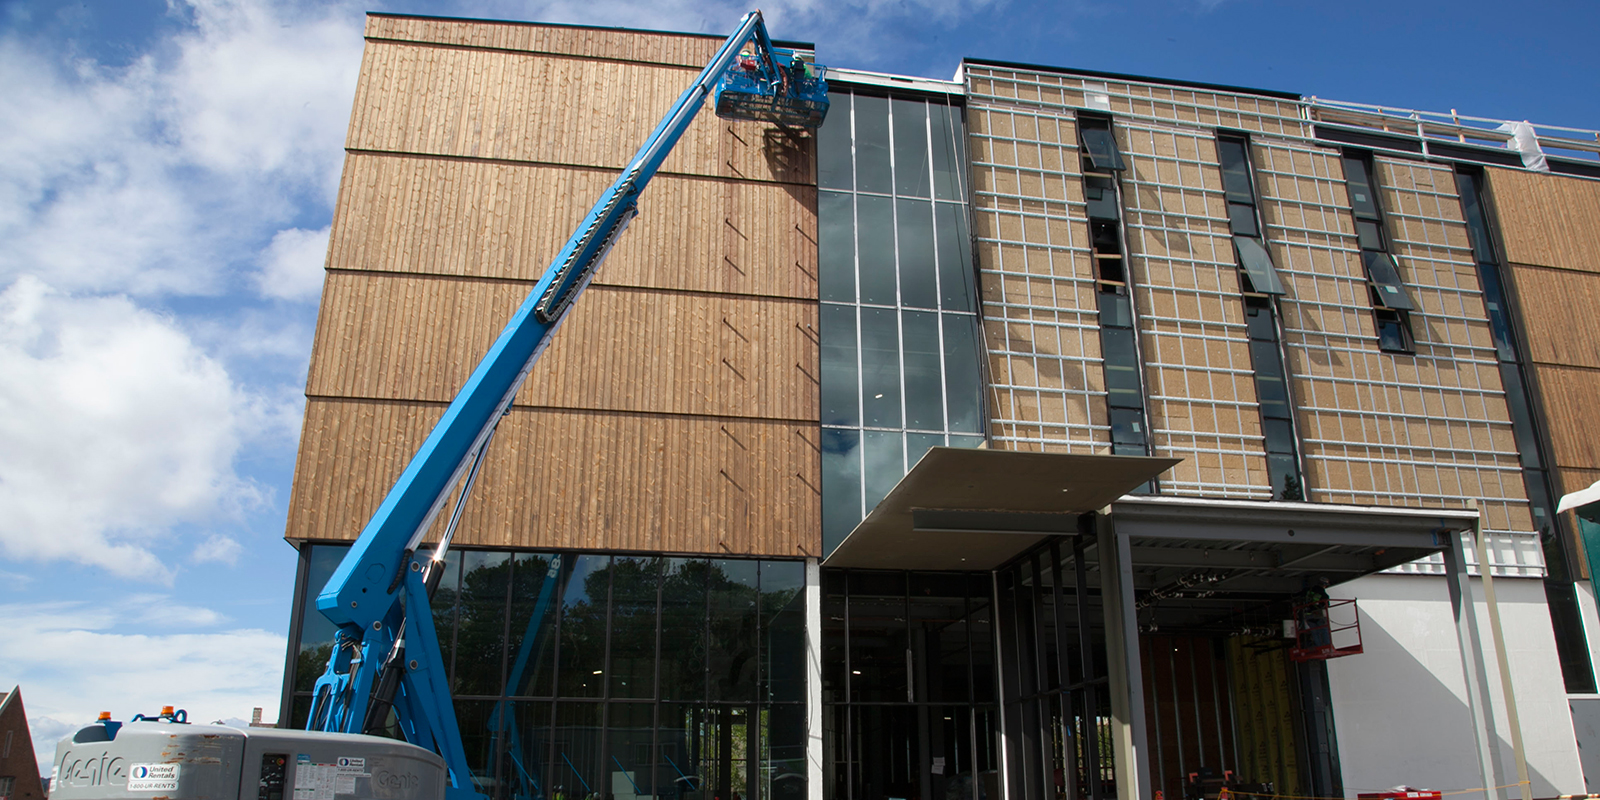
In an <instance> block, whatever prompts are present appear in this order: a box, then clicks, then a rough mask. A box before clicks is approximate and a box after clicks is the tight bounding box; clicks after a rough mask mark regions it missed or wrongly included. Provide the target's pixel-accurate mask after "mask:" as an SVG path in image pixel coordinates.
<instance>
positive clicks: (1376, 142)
mask: <svg viewBox="0 0 1600 800" xmlns="http://www.w3.org/2000/svg"><path fill="white" fill-rule="evenodd" d="M1314 130H1315V131H1316V136H1317V138H1318V139H1325V140H1327V141H1330V142H1338V143H1340V144H1353V145H1356V146H1357V147H1371V148H1377V149H1383V150H1403V151H1405V152H1408V153H1417V154H1419V155H1420V154H1421V153H1422V140H1421V139H1414V138H1412V137H1409V136H1396V135H1394V134H1392V133H1381V132H1378V131H1371V130H1367V129H1365V128H1350V127H1346V126H1344V125H1329V124H1328V123H1326V122H1318V123H1316V124H1315V126H1314Z"/></svg>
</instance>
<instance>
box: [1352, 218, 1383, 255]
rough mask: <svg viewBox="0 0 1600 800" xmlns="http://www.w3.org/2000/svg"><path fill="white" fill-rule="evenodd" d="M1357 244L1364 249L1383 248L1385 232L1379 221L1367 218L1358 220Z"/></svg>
mask: <svg viewBox="0 0 1600 800" xmlns="http://www.w3.org/2000/svg"><path fill="white" fill-rule="evenodd" d="M1356 244H1357V245H1360V247H1361V249H1362V250H1383V249H1385V248H1384V246H1383V232H1382V231H1381V230H1380V229H1379V228H1378V223H1376V222H1373V221H1372V220H1367V219H1358V220H1356Z"/></svg>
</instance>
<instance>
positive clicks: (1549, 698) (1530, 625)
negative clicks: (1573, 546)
mask: <svg viewBox="0 0 1600 800" xmlns="http://www.w3.org/2000/svg"><path fill="white" fill-rule="evenodd" d="M1494 585H1495V591H1496V593H1497V595H1498V596H1499V597H1498V599H1499V606H1500V619H1501V624H1502V626H1503V629H1504V632H1505V637H1506V651H1507V657H1508V659H1509V662H1510V665H1511V674H1512V682H1513V687H1514V691H1515V693H1516V702H1517V710H1518V712H1519V716H1520V717H1521V720H1522V736H1523V741H1524V743H1525V744H1526V749H1527V757H1528V771H1529V777H1530V778H1531V780H1532V782H1533V796H1534V797H1552V796H1555V795H1561V794H1569V793H1580V792H1583V791H1585V789H1584V781H1583V772H1582V769H1581V768H1580V767H1579V763H1578V749H1577V745H1576V742H1575V738H1574V734H1573V727H1572V716H1571V712H1570V710H1569V709H1568V707H1567V695H1566V689H1565V687H1564V685H1563V683H1562V680H1561V665H1560V662H1559V661H1558V660H1557V658H1556V645H1555V634H1554V632H1553V631H1552V630H1551V627H1550V613H1549V610H1548V609H1547V608H1546V606H1545V599H1544V586H1543V584H1542V583H1541V582H1540V581H1539V580H1536V579H1527V578H1500V577H1497V578H1495V584H1494ZM1329 594H1330V595H1332V596H1333V597H1335V598H1347V597H1354V598H1356V600H1357V605H1358V606H1359V608H1360V610H1361V633H1362V638H1363V640H1364V643H1365V645H1366V652H1365V653H1363V654H1362V655H1355V656H1347V657H1345V658H1337V659H1333V660H1331V661H1329V662H1328V680H1329V683H1330V684H1331V689H1332V698H1333V710H1334V724H1335V726H1336V728H1337V731H1338V738H1339V760H1340V765H1341V767H1342V769H1343V773H1344V785H1345V793H1346V795H1347V796H1348V797H1352V798H1353V797H1355V795H1356V793H1357V792H1363V791H1374V790H1378V789H1385V788H1388V787H1391V786H1396V785H1399V784H1407V785H1410V786H1414V787H1417V788H1427V789H1438V790H1441V791H1445V792H1450V791H1460V790H1466V789H1473V788H1477V787H1479V786H1481V785H1482V783H1483V781H1482V778H1481V777H1479V776H1480V775H1481V774H1482V772H1481V771H1480V770H1479V768H1478V763H1477V749H1476V745H1475V744H1474V740H1473V732H1472V717H1471V715H1470V713H1469V711H1468V710H1467V700H1466V680H1465V678H1464V677H1463V675H1462V667H1461V652H1460V650H1459V648H1458V647H1457V643H1456V629H1455V618H1454V616H1453V615H1452V614H1451V610H1450V595H1449V593H1448V589H1447V587H1446V584H1445V579H1444V578H1443V577H1442V576H1432V575H1393V574H1389V575H1371V576H1368V577H1365V578H1361V579H1359V580H1356V581H1351V582H1350V583H1346V584H1343V585H1340V586H1336V587H1333V588H1332V589H1331V590H1330V591H1329ZM1473 596H1474V597H1475V598H1476V599H1477V601H1478V604H1477V610H1478V624H1479V627H1480V628H1481V638H1482V644H1483V650H1484V652H1483V662H1484V666H1485V669H1486V671H1487V672H1488V676H1489V684H1488V685H1489V689H1490V693H1491V694H1492V695H1493V697H1494V720H1495V725H1496V727H1497V728H1498V729H1499V735H1500V742H1501V744H1500V749H1501V753H1502V757H1503V761H1504V767H1503V770H1502V774H1503V775H1505V776H1506V783H1513V782H1515V781H1516V775H1517V771H1516V764H1515V762H1514V761H1513V759H1512V749H1511V734H1510V728H1509V727H1508V726H1507V719H1506V713H1505V707H1504V704H1503V701H1502V698H1501V696H1500V673H1499V670H1498V668H1497V666H1496V662H1495V657H1494V650H1493V647H1494V639H1493V637H1492V635H1491V632H1490V630H1489V613H1488V608H1487V606H1486V605H1485V604H1484V603H1483V585H1482V583H1481V582H1480V581H1479V580H1477V579H1474V580H1473ZM1499 794H1500V796H1501V797H1513V798H1514V797H1517V796H1518V794H1519V793H1518V792H1517V791H1516V790H1515V789H1507V790H1505V791H1502V792H1500V793H1499ZM1459 797H1460V798H1461V800H1472V798H1481V797H1482V795H1465V794H1464V795H1460V796H1459Z"/></svg>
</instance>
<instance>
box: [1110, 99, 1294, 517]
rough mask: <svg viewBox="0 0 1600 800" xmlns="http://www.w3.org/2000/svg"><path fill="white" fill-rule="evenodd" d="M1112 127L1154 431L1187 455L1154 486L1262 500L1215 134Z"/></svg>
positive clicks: (1157, 443)
mask: <svg viewBox="0 0 1600 800" xmlns="http://www.w3.org/2000/svg"><path fill="white" fill-rule="evenodd" d="M1117 132H1118V134H1119V145H1120V146H1121V147H1122V150H1123V155H1124V157H1126V158H1127V159H1128V162H1129V169H1128V170H1127V171H1126V172H1124V173H1123V176H1122V191H1123V195H1122V198H1123V206H1124V223H1123V228H1124V231H1125V235H1126V238H1127V242H1128V254H1129V257H1130V258H1129V260H1130V264H1131V266H1132V274H1133V276H1134V281H1135V283H1136V284H1137V286H1138V291H1137V295H1136V301H1135V302H1137V303H1138V305H1139V312H1140V313H1139V316H1138V319H1139V332H1140V339H1141V349H1142V351H1143V355H1144V373H1145V385H1146V394H1147V396H1148V397H1147V399H1148V401H1149V410H1150V424H1151V428H1152V430H1151V433H1152V434H1153V436H1152V440H1151V441H1152V444H1153V445H1154V448H1155V454H1156V455H1160V456H1171V457H1175V458H1182V459H1184V462H1183V463H1182V464H1179V465H1178V466H1177V467H1174V468H1173V469H1172V470H1171V471H1170V472H1168V473H1167V474H1166V475H1165V476H1163V477H1162V479H1161V487H1162V491H1163V492H1164V493H1167V494H1175V495H1195V496H1207V497H1239V498H1257V499H1262V500H1267V499H1271V497H1272V485H1271V482H1270V480H1269V475H1268V472H1267V462H1266V444H1265V441H1266V440H1265V437H1264V436H1263V435H1262V431H1261V413H1260V408H1259V406H1258V405H1257V398H1256V389H1255V370H1254V369H1253V367H1252V366H1251V361H1250V340H1249V331H1248V328H1247V327H1246V325H1245V319H1244V307H1243V303H1242V300H1241V295H1240V285H1239V277H1238V269H1237V267H1236V262H1235V260H1234V255H1233V235H1232V231H1231V230H1230V228H1229V226H1228V216H1227V201H1226V199H1225V197H1224V194H1223V188H1222V174H1221V171H1220V168H1219V167H1218V166H1217V151H1216V139H1215V136H1214V134H1213V132H1211V131H1209V130H1206V129H1203V128H1190V127H1176V126H1170V125H1160V124H1153V123H1141V122H1131V123H1124V124H1121V125H1119V126H1118V128H1117Z"/></svg>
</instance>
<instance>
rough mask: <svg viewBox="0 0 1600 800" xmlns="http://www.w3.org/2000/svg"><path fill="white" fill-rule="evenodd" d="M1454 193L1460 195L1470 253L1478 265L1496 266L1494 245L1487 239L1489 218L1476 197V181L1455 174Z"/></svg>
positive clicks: (1480, 200)
mask: <svg viewBox="0 0 1600 800" xmlns="http://www.w3.org/2000/svg"><path fill="white" fill-rule="evenodd" d="M1456 191H1457V193H1459V194H1460V195H1461V214H1462V216H1463V217H1464V218H1465V219H1466V221H1467V232H1468V233H1469V234H1471V237H1472V252H1473V255H1475V256H1476V257H1477V259H1478V263H1480V264H1496V263H1499V259H1497V258H1495V255H1494V244H1493V243H1492V242H1491V240H1490V239H1489V218H1488V216H1487V215H1486V214H1484V213H1483V201H1482V199H1481V198H1479V196H1478V179H1477V177H1476V176H1474V175H1470V174H1467V173H1463V172H1458V173H1456Z"/></svg>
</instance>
